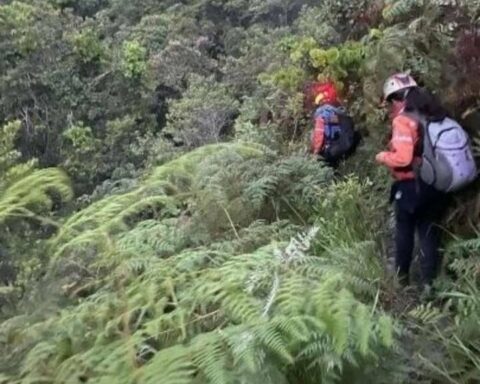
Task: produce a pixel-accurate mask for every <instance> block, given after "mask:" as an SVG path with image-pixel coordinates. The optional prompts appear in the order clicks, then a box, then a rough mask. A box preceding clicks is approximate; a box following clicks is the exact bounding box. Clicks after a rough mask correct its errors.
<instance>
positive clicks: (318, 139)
mask: <svg viewBox="0 0 480 384" xmlns="http://www.w3.org/2000/svg"><path fill="white" fill-rule="evenodd" d="M324 134H325V123H324V121H323V118H321V117H316V118H315V127H314V129H313V133H312V135H313V136H312V141H311V151H312V153H313V154H314V155H318V154H319V153H320V151H321V150H322V148H323V141H324Z"/></svg>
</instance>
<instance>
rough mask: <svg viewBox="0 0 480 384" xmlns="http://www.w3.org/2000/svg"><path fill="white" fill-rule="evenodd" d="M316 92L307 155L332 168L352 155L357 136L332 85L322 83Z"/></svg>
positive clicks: (351, 121) (357, 139)
mask: <svg viewBox="0 0 480 384" xmlns="http://www.w3.org/2000/svg"><path fill="white" fill-rule="evenodd" d="M316 91H317V94H316V97H315V105H316V106H317V108H316V110H315V113H314V116H313V119H314V128H313V130H312V134H311V137H310V152H311V153H312V154H313V155H314V156H316V157H322V158H323V159H324V160H325V161H326V162H327V163H328V164H329V165H331V166H334V167H335V166H336V165H337V164H338V162H339V161H340V160H342V159H344V158H346V157H347V156H349V155H351V154H352V153H353V151H354V150H355V147H356V145H357V144H358V141H359V134H358V132H356V131H355V128H354V124H353V120H352V119H351V117H350V116H348V115H347V113H346V111H345V108H344V107H342V106H341V104H340V101H339V99H338V94H337V90H336V88H335V85H334V83H333V82H326V83H323V84H321V85H320V86H319V87H318V88H317V89H316Z"/></svg>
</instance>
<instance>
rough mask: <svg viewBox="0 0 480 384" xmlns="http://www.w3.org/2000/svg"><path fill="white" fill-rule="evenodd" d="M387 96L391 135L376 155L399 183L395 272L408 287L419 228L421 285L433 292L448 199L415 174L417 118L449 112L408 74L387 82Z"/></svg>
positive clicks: (418, 138)
mask: <svg viewBox="0 0 480 384" xmlns="http://www.w3.org/2000/svg"><path fill="white" fill-rule="evenodd" d="M383 97H384V102H385V103H386V105H387V106H388V110H389V116H390V119H391V121H392V132H391V139H390V143H389V148H388V150H386V151H382V152H380V153H378V154H377V155H376V161H377V163H379V164H382V165H384V166H386V167H388V168H389V170H390V171H391V174H392V176H393V178H394V180H395V182H394V183H393V185H392V189H391V193H390V202H393V201H395V203H396V206H395V225H396V234H395V244H396V252H395V265H396V270H397V273H398V277H399V281H400V283H401V284H402V285H408V284H409V271H410V265H411V262H412V254H413V247H414V239H415V230H417V231H418V235H419V238H420V243H421V251H422V252H421V253H422V254H421V258H420V265H421V272H422V281H421V283H422V285H423V287H424V288H427V289H429V288H430V287H431V284H432V282H433V280H434V279H435V277H436V275H437V272H438V267H439V265H440V262H441V258H440V253H439V241H440V231H439V228H438V226H437V225H436V223H437V222H438V221H439V219H440V218H441V215H442V214H443V209H444V207H445V195H444V194H443V193H441V192H438V191H437V190H435V189H433V187H431V186H429V185H427V184H425V183H424V182H423V181H422V180H420V178H416V176H415V164H417V163H418V162H420V161H421V138H422V127H421V125H420V122H419V121H417V119H416V118H415V117H414V116H415V115H414V114H420V115H423V116H425V117H427V118H428V119H430V120H433V121H434V120H443V119H444V118H445V117H446V116H447V113H446V111H445V110H444V109H443V107H441V106H440V104H439V103H438V102H437V101H436V100H435V99H434V98H433V96H432V95H431V94H430V93H429V92H428V91H426V90H424V89H422V88H420V87H419V86H418V85H417V83H416V82H415V80H414V79H413V78H412V77H411V76H409V75H407V74H402V73H400V74H396V75H393V76H391V77H389V78H388V79H387V80H386V82H385V84H384V89H383ZM409 113H410V114H409Z"/></svg>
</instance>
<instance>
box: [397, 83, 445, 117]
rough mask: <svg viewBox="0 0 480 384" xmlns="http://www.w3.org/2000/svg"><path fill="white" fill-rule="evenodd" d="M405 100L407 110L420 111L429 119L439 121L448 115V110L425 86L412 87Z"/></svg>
mask: <svg viewBox="0 0 480 384" xmlns="http://www.w3.org/2000/svg"><path fill="white" fill-rule="evenodd" d="M405 102H406V104H405V110H406V111H407V112H417V113H420V114H422V115H424V116H426V117H427V118H428V119H429V120H433V121H439V120H443V119H445V118H446V117H447V116H448V112H447V110H446V109H445V108H443V106H442V105H441V104H440V102H439V101H438V99H437V98H436V97H435V96H434V95H433V94H432V93H431V92H429V91H428V90H427V89H425V88H420V87H415V88H412V89H410V91H409V92H408V93H407V96H406V98H405Z"/></svg>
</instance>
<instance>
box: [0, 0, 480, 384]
mask: <svg viewBox="0 0 480 384" xmlns="http://www.w3.org/2000/svg"><path fill="white" fill-rule="evenodd" d="M479 22H480V3H479V2H478V1H477V0H456V1H455V0H454V1H448V0H443V1H441V0H398V1H394V0H384V1H381V0H352V1H350V2H346V1H345V2H342V1H338V0H317V1H308V0H275V1H262V0H225V1H214V0H183V1H181V2H177V1H171V0H162V1H160V0H138V1H135V2H134V1H126V0H18V1H9V0H7V1H3V2H2V4H1V5H0V52H1V55H0V74H1V78H0V226H1V231H0V383H18V384H20V383H22V384H23V383H25V384H26V383H30V384H33V383H35V384H40V383H45V384H46V383H72V384H73V383H95V384H97V383H99V384H100V383H119V384H121V383H125V384H127V383H128V384H131V383H162V384H182V383H184V384H187V383H192V384H194V383H195V384H197V383H198V384H200V383H216V384H225V383H238V384H240V383H262V384H266V383H272V384H273V383H298V384H300V383H305V384H307V383H359V384H360V383H372V384H374V383H375V384H377V383H414V384H415V383H417V384H420V383H422V384H423V383H455V384H456V383H478V382H480V357H479V356H480V329H479V327H478V324H479V321H480V275H479V271H480V259H479V257H480V255H479V254H480V239H479V238H478V237H477V234H478V231H479V230H480V217H479V214H480V212H479V207H480V205H479V199H478V197H477V196H478V185H474V186H472V188H470V189H469V190H467V191H465V192H462V193H461V194H459V195H457V196H455V201H456V202H455V203H454V204H453V205H452V207H451V209H450V211H449V215H448V217H446V219H445V222H444V226H445V229H446V234H445V243H444V244H445V260H444V261H445V262H444V264H445V268H444V272H443V274H442V276H441V277H440V278H439V279H438V281H437V287H436V294H435V296H434V297H433V298H432V297H430V298H426V297H421V296H418V294H417V293H416V292H413V293H411V292H410V293H409V292H403V291H401V290H399V288H398V287H397V286H396V283H395V279H394V278H393V276H391V272H390V269H389V268H388V265H389V260H388V255H389V254H390V251H391V250H390V241H389V240H390V235H391V231H390V230H389V225H388V222H389V215H390V213H389V212H390V211H389V207H388V205H387V194H388V184H389V176H388V175H387V174H386V172H385V171H384V170H383V169H380V168H379V167H377V166H375V164H374V161H373V159H374V154H375V153H376V151H377V150H379V149H381V148H382V146H383V145H384V144H385V137H386V135H387V133H388V132H387V122H386V120H385V116H384V113H383V111H381V110H380V109H379V108H378V100H379V97H380V89H381V85H382V82H383V80H384V79H385V77H386V76H388V75H390V74H391V73H392V72H393V71H399V70H410V71H411V72H412V74H413V75H415V76H416V78H417V79H419V80H420V81H421V82H422V83H423V84H425V85H427V86H428V87H429V88H430V89H432V90H434V91H436V92H437V93H438V95H439V96H440V97H441V98H442V100H443V102H444V103H445V105H446V106H447V107H448V108H449V110H450V111H451V112H452V113H453V114H454V115H455V117H456V118H458V119H459V120H460V121H461V122H462V123H463V124H464V126H465V127H466V128H467V129H468V130H469V131H470V133H471V134H472V136H473V137H476V134H477V132H476V129H478V127H479V126H480V118H479V116H478V112H477V108H478V105H479V102H480V94H479V89H480V66H479V62H480V61H479V60H480V33H479V32H478V31H479V29H478V27H479V26H478V23H479ZM322 78H333V79H334V80H335V82H336V83H337V84H338V86H339V87H340V88H341V89H342V93H343V97H344V99H345V102H346V105H347V106H348V108H349V110H350V111H351V113H352V114H353V115H354V117H355V121H356V122H357V125H358V127H359V128H360V129H361V131H362V133H363V136H364V138H365V139H364V142H363V143H362V145H361V147H360V148H359V150H358V151H357V153H356V155H355V156H354V157H353V158H351V159H349V160H348V161H347V162H345V163H344V164H342V165H341V167H340V169H339V171H338V172H337V173H335V174H334V173H333V172H332V170H330V169H329V168H328V167H325V166H323V165H322V164H321V163H319V162H317V161H315V160H314V159H312V158H311V157H310V156H308V155H307V154H306V151H305V150H306V148H307V143H308V137H309V133H310V132H309V130H310V121H309V118H310V112H311V100H309V98H308V97H305V95H307V96H308V84H309V82H312V81H315V80H316V79H322Z"/></svg>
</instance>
